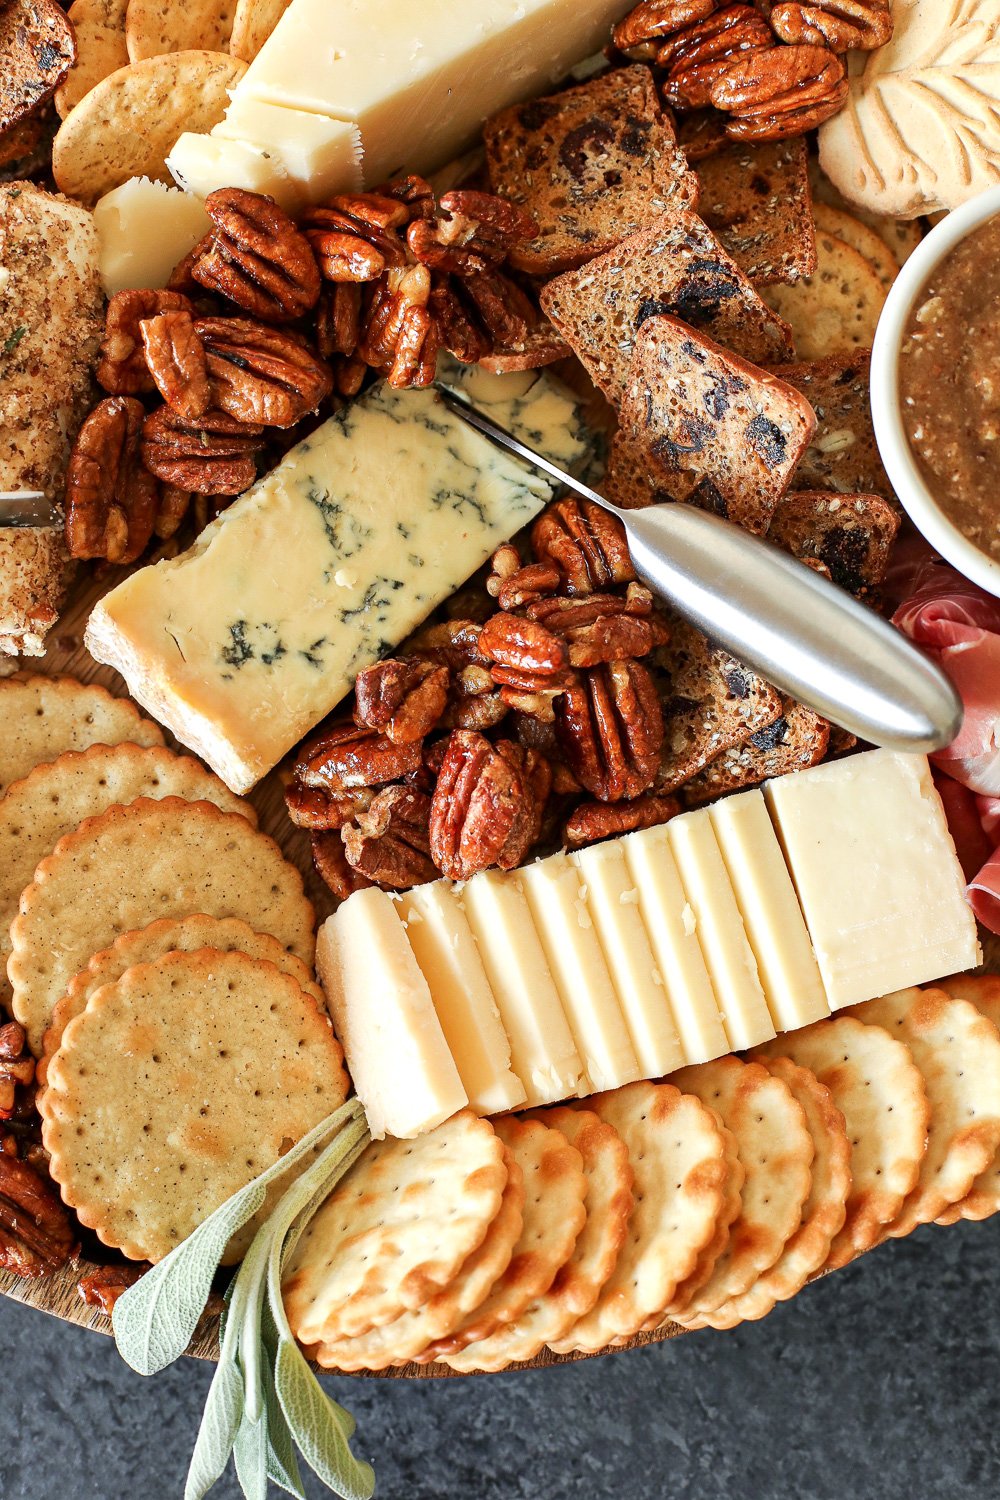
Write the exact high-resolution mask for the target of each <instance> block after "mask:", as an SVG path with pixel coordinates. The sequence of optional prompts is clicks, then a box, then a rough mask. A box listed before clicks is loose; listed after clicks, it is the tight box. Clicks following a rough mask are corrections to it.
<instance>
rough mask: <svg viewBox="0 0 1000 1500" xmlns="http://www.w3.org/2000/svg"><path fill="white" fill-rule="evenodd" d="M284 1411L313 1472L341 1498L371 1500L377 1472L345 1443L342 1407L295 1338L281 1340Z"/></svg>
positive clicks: (277, 1379)
mask: <svg viewBox="0 0 1000 1500" xmlns="http://www.w3.org/2000/svg"><path fill="white" fill-rule="evenodd" d="M274 1384H275V1389H276V1390H277V1393H278V1400H279V1401H280V1402H281V1409H282V1411H283V1412H284V1414H285V1419H286V1421H287V1422H288V1426H289V1427H290V1429H291V1433H292V1437H293V1438H294V1439H295V1442H296V1444H297V1445H298V1449H299V1452H300V1453H301V1454H302V1457H303V1458H304V1459H305V1461H306V1463H307V1464H308V1465H309V1467H310V1468H311V1469H312V1471H313V1473H314V1474H315V1475H316V1476H317V1477H318V1478H319V1479H321V1480H322V1481H323V1483H324V1484H326V1485H328V1486H329V1488H330V1489H332V1490H333V1491H334V1493H335V1494H337V1495H340V1496H342V1500H370V1497H371V1496H372V1495H373V1494H374V1493H375V1471H374V1469H373V1468H372V1466H371V1464H368V1463H364V1462H362V1461H361V1460H360V1459H356V1458H355V1457H354V1455H353V1454H352V1452H351V1450H350V1448H349V1447H348V1443H347V1436H346V1434H345V1432H344V1428H343V1425H342V1423H341V1416H342V1415H343V1413H342V1412H341V1409H340V1407H339V1406H338V1405H337V1404H336V1402H335V1401H331V1399H330V1397H329V1396H328V1395H327V1394H326V1392H325V1391H324V1390H323V1388H322V1386H321V1385H320V1383H319V1381H318V1380H317V1379H316V1376H315V1375H314V1374H313V1372H312V1370H310V1368H309V1366H308V1364H307V1363H306V1361H305V1358H304V1356H303V1354H302V1351H301V1350H300V1349H299V1347H298V1345H297V1344H296V1343H294V1342H293V1340H291V1339H288V1338H284V1337H282V1338H281V1340H280V1342H279V1345H278V1357H277V1359H276V1360H275V1365H274Z"/></svg>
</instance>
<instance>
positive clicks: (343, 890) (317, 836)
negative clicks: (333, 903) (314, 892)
mask: <svg viewBox="0 0 1000 1500" xmlns="http://www.w3.org/2000/svg"><path fill="white" fill-rule="evenodd" d="M312 857H313V864H314V865H315V866H316V873H317V874H318V875H319V877H320V879H321V880H322V881H323V882H324V884H326V885H328V886H329V888H330V890H331V891H332V892H333V894H334V895H335V896H336V897H337V900H338V901H346V900H347V898H348V896H353V894H354V892H355V891H364V890H367V888H368V887H369V886H370V885H371V881H370V880H366V879H365V877H364V876H363V875H362V873H361V871H360V870H355V869H353V868H352V867H351V865H349V864H348V863H347V854H346V853H345V851H344V841H343V839H342V838H341V837H340V832H339V830H338V831H336V832H330V833H314V834H313V836H312Z"/></svg>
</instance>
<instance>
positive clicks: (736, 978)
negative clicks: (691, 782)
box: [666, 808, 775, 1052]
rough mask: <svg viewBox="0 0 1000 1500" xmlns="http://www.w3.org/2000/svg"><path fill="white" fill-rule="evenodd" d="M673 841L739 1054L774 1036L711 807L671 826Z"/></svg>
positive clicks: (728, 1029)
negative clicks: (711, 813)
mask: <svg viewBox="0 0 1000 1500" xmlns="http://www.w3.org/2000/svg"><path fill="white" fill-rule="evenodd" d="M666 829H667V838H668V840H669V842H670V848H671V850H672V851H673V855H674V858H675V859H676V861H677V869H678V871H679V872H680V877H681V881H682V883H683V885H684V890H685V893H686V895H687V898H688V902H689V903H690V906H691V910H692V911H693V912H694V918H695V923H696V926H697V931H698V936H699V938H700V939H701V948H702V952H703V953H704V955H705V961H706V963H707V964H708V972H709V973H710V974H711V976H712V986H713V988H714V990H715V993H716V996H717V998H718V1001H719V1006H720V1009H721V1011H722V1019H723V1024H724V1025H725V1028H726V1036H727V1037H728V1039H729V1045H730V1047H731V1048H732V1050H733V1051H734V1052H738V1051H742V1049H743V1048H744V1047H755V1046H756V1045H757V1044H758V1042H766V1041H767V1040H768V1039H769V1038H770V1037H773V1036H774V1034H775V1033H774V1026H773V1025H772V1022H771V1016H770V1013H769V1011H768V1008H767V1001H766V1000H765V998H764V990H763V988H762V986H761V982H760V976H759V975H758V972H757V960H756V959H755V957H754V953H753V949H752V948H751V946H750V943H749V940H748V938H747V934H746V929H745V927H744V925H743V918H742V916H741V915H740V909H739V907H738V906H737V904H736V897H735V895H734V894H733V887H732V884H731V883H730V880H729V874H728V872H727V870H726V866H725V863H724V861H723V858H722V854H721V853H720V851H719V845H718V842H717V841H716V837H715V833H714V831H713V829H712V820H711V815H710V813H709V811H708V809H707V808H702V809H700V810H699V811H698V812H690V813H684V814H683V816H681V817H679V818H672V819H671V821H670V822H669V823H668V824H667V825H666Z"/></svg>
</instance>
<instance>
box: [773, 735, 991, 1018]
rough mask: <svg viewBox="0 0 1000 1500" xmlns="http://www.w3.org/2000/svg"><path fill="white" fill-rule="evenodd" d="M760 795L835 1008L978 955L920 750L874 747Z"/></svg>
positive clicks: (971, 963)
mask: <svg viewBox="0 0 1000 1500" xmlns="http://www.w3.org/2000/svg"><path fill="white" fill-rule="evenodd" d="M764 792H765V796H766V797H767V800H768V805H769V808H770V811H771V815H772V817H773V818H774V820H775V825H776V827H777V830H778V834H779V836H780V838H781V842H782V846H783V848H784V851H785V857H786V859H787V861H788V864H789V867H790V869H791V872H792V877H793V879H794V881H795V886H796V890H797V891H798V895H799V901H800V902H801V905H802V911H803V913H804V915H805V919H806V923H807V924H808V927H809V932H810V935H811V937H812V942H813V947H814V949H815V952H816V958H817V960H818V962H819V967H820V973H821V974H822V976H823V982H824V984H825V986H826V992H827V996H828V998H829V1001H830V1005H831V1007H832V1008H833V1009H834V1010H837V1009H839V1008H840V1007H841V1006H844V1005H855V1004H857V1003H859V1002H861V1001H863V1000H871V999H873V998H874V997H875V996H876V995H883V994H887V993H888V992H890V991H892V990H901V989H906V988H907V987H908V986H910V985H914V984H926V983H928V982H929V981H930V980H934V979H940V978H941V977H942V975H945V974H952V973H955V972H957V971H959V970H962V969H971V968H974V967H975V966H976V965H977V964H978V963H980V962H981V958H982V955H981V951H980V948H979V942H978V939H977V936H976V923H975V919H974V917H973V915H972V911H971V909H970V907H969V905H968V903H967V902H966V900H965V878H964V876H963V874H962V868H961V865H960V864H959V862H958V857H957V855H956V853H955V845H954V841H953V840H952V837H951V834H950V833H949V831H948V823H947V819H946V817H945V813H944V808H943V806H942V804H941V799H940V797H939V796H938V794H937V792H936V790H935V788H934V783H933V781H932V780H931V773H930V767H929V765H928V763H927V760H926V759H925V757H924V756H919V755H902V754H897V753H896V752H894V751H891V750H870V751H868V752H866V753H865V754H863V755H852V756H849V757H847V758H846V759H844V760H839V761H832V762H831V763H830V764H829V765H823V766H814V767H813V768H812V769H811V770H808V771H798V772H796V773H795V774H794V775H792V776H784V777H781V778H780V779H777V780H774V781H769V782H767V783H766V785H765V787H764Z"/></svg>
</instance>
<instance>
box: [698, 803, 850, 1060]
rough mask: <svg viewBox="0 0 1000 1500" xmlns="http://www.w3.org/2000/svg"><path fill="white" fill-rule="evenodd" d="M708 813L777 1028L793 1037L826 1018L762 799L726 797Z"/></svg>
mask: <svg viewBox="0 0 1000 1500" xmlns="http://www.w3.org/2000/svg"><path fill="white" fill-rule="evenodd" d="M709 811H710V814H711V819H712V827H713V828H714V829H715V836H716V838H717V839H718V841H719V847H720V849H721V850H722V857H723V859H724V860H725V864H726V869H727V870H728V872H729V878H730V880H731V881H732V886H733V891H734V893H735V895H736V902H737V905H738V906H739V909H740V913H741V915H742V917H743V922H744V926H745V927H746V931H747V936H748V937H749V939H750V946H751V948H752V949H753V951H754V956H755V958H756V960H757V972H758V975H759V976H760V982H761V984H762V985H763V987H764V995H765V997H766V999H767V1008H768V1010H769V1011H770V1013H771V1020H772V1021H773V1023H774V1026H775V1029H776V1030H778V1031H793V1030H794V1029H795V1028H796V1027H797V1026H808V1024H809V1022H810V1021H818V1020H819V1019H820V1017H821V1016H828V1015H829V1014H830V1006H829V1004H828V1003H827V998H826V990H825V989H824V988H823V981H822V979H821V978H820V972H819V965H818V964H817V962H816V955H815V953H814V952H813V947H812V943H811V941H810V938H809V932H808V930H807V928H806V924H805V919H804V918H803V916H802V910H801V908H800V906H799V901H798V897H797V896H796V894H795V887H794V886H793V885H792V879H791V876H790V875H789V873H788V867H787V865H786V864H785V857H784V855H783V854H782V852H781V845H780V844H779V843H778V840H777V836H776V835H775V832H774V827H773V825H772V823H771V819H770V816H769V815H768V811H767V805H766V803H765V801H764V797H763V794H762V793H761V792H760V791H758V790H754V791H752V792H743V793H741V795H740V796H738V797H725V798H723V800H722V801H721V802H716V803H715V804H714V806H713V807H712V808H710V810H709Z"/></svg>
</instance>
